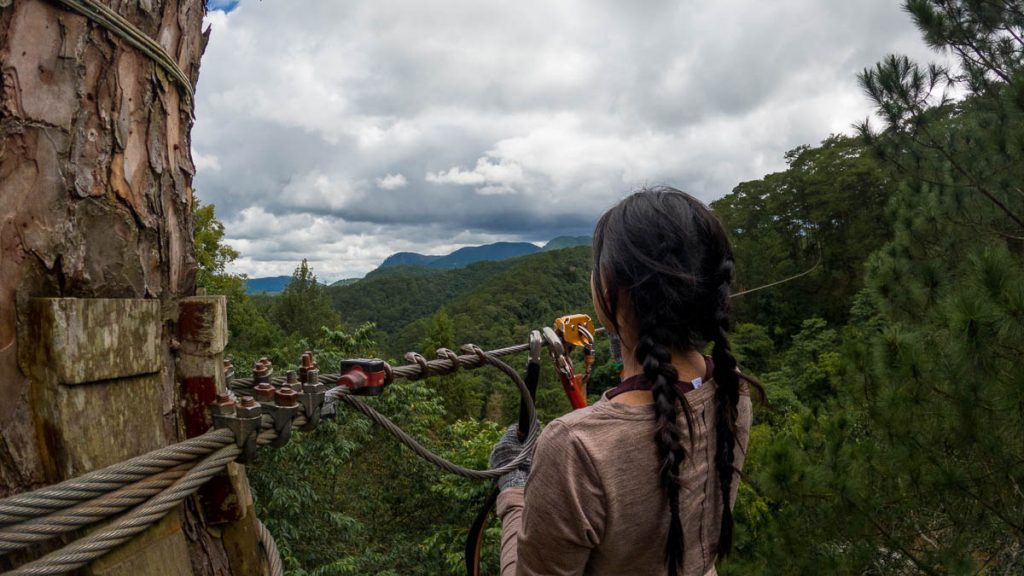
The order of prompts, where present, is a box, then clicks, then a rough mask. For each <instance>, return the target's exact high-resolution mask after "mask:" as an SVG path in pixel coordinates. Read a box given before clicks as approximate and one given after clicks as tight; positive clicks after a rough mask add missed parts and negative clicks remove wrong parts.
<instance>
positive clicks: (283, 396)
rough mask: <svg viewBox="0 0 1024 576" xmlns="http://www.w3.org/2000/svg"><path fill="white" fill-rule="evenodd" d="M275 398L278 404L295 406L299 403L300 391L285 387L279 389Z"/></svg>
mask: <svg viewBox="0 0 1024 576" xmlns="http://www.w3.org/2000/svg"><path fill="white" fill-rule="evenodd" d="M274 400H275V401H276V402H277V405H278V406H284V407H288V406H295V405H297V404H298V403H299V393H298V392H296V391H295V390H293V389H291V388H288V387H284V388H281V389H279V390H278V391H277V393H276V394H275V395H274Z"/></svg>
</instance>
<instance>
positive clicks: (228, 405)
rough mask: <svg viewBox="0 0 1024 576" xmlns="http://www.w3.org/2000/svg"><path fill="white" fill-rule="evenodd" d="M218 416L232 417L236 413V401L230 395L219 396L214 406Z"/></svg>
mask: <svg viewBox="0 0 1024 576" xmlns="http://www.w3.org/2000/svg"><path fill="white" fill-rule="evenodd" d="M213 410H214V413H216V414H221V415H224V416H231V415H233V414H234V413H235V401H234V400H233V399H232V398H231V395H230V394H217V401H216V402H214V404H213Z"/></svg>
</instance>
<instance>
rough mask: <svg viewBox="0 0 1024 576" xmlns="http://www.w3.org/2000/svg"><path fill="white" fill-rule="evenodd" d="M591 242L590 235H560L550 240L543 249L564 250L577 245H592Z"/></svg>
mask: <svg viewBox="0 0 1024 576" xmlns="http://www.w3.org/2000/svg"><path fill="white" fill-rule="evenodd" d="M590 243H591V237H590V236H558V237H556V238H552V239H551V240H550V241H548V243H547V244H545V245H544V247H543V248H541V250H543V251H545V252H547V251H549V250H562V249H564V248H574V247H576V246H590Z"/></svg>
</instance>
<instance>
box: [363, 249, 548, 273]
mask: <svg viewBox="0 0 1024 576" xmlns="http://www.w3.org/2000/svg"><path fill="white" fill-rule="evenodd" d="M540 250H541V249H540V248H538V247H537V246H536V245H535V244H531V243H529V242H495V243H494V244H484V245H483V246H467V247H465V248H459V249H458V250H456V251H455V252H452V253H451V254H447V255H443V256H433V255H425V254H417V253H416V252H398V253H397V254H392V255H391V256H388V257H387V258H386V259H385V260H384V262H383V263H382V264H381V265H380V268H389V267H391V266H426V267H428V268H438V269H446V270H451V269H454V268H464V267H466V266H468V265H470V264H472V263H474V262H482V261H485V260H505V259H507V258H515V257H517V256H525V255H527V254H534V253H536V252H540Z"/></svg>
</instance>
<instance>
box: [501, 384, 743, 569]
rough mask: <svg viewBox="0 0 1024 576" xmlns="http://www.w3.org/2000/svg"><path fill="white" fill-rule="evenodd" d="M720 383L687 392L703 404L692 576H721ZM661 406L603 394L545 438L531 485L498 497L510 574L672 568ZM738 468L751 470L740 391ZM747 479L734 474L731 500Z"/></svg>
mask: <svg viewBox="0 0 1024 576" xmlns="http://www.w3.org/2000/svg"><path fill="white" fill-rule="evenodd" d="M714 392H715V384H714V381H709V382H707V383H706V384H705V385H704V386H702V387H700V388H699V389H697V390H693V391H691V392H688V393H687V394H686V398H687V400H688V401H689V402H690V406H691V407H692V408H693V425H694V433H695V438H694V439H693V445H692V447H690V443H689V437H688V432H687V428H686V424H685V420H684V419H683V417H682V416H681V415H680V427H681V429H682V430H683V433H684V437H683V445H684V446H687V447H688V450H687V458H686V460H685V461H684V463H683V465H682V468H681V469H680V473H681V477H682V487H681V489H680V496H679V498H680V513H681V514H682V523H683V537H684V551H685V556H684V566H683V569H682V570H681V571H680V574H682V575H683V576H701V575H715V574H716V571H715V547H716V543H717V540H718V531H719V527H720V524H721V508H722V496H721V488H720V487H719V483H718V475H717V473H716V472H715V464H714V457H715V420H716V411H715V402H714ZM654 425H655V422H654V406H653V405H650V404H649V405H643V406H631V405H626V404H622V403H618V402H612V401H610V400H608V399H607V398H602V399H601V400H600V401H598V402H597V403H596V404H594V405H593V406H590V407H589V408H586V409H583V410H577V411H575V412H571V413H569V414H566V415H565V416H562V417H561V418H558V419H557V420H555V421H553V422H551V423H550V424H548V425H547V427H546V428H545V429H544V432H543V433H542V434H541V437H540V439H539V441H538V444H537V452H536V454H535V456H534V461H533V468H532V470H531V472H530V477H529V480H528V481H527V483H526V488H525V490H524V489H521V488H510V489H507V490H505V491H503V492H502V493H501V495H500V496H499V497H498V515H499V516H500V517H501V519H502V543H501V574H502V576H512V575H515V574H518V575H520V576H524V575H526V576H532V575H541V574H543V575H545V576H549V575H551V576H560V575H569V574H600V575H617V574H622V575H626V574H628V575H637V574H645V575H646V574H659V575H660V574H665V573H666V572H667V570H666V567H665V540H666V539H667V538H668V527H669V508H668V502H667V500H666V498H665V496H664V492H662V490H661V488H660V486H659V484H658V458H657V449H656V447H655V445H654ZM736 425H737V449H736V453H735V466H736V468H737V470H739V469H741V468H742V467H743V461H744V459H745V456H746V451H747V441H748V439H749V436H750V426H751V403H750V395H749V392H747V390H746V389H744V390H743V392H742V395H741V396H740V403H739V418H738V420H737V423H736ZM738 485H739V474H738V472H737V474H736V476H735V477H734V479H733V492H732V500H731V503H732V504H735V499H736V489H737V487H738Z"/></svg>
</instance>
